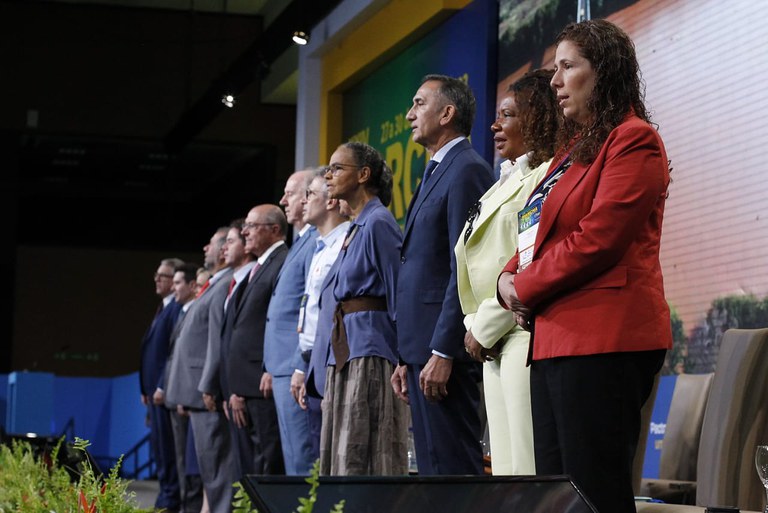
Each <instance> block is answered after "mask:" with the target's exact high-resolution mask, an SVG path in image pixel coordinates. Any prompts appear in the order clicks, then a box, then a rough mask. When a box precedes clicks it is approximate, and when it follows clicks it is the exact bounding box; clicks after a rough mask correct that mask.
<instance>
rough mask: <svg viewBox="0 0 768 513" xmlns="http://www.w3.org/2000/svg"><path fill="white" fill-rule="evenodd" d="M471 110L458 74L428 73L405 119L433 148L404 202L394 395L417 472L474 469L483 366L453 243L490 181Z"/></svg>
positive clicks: (478, 462)
mask: <svg viewBox="0 0 768 513" xmlns="http://www.w3.org/2000/svg"><path fill="white" fill-rule="evenodd" d="M474 115H475V98H474V95H473V94H472V90H471V89H470V88H469V86H467V84H465V83H464V82H462V81H461V80H458V79H455V78H451V77H447V76H444V75H427V76H426V77H424V79H423V80H422V84H421V87H419V89H418V91H417V92H416V95H415V96H414V97H413V106H412V107H411V109H410V110H409V111H408V114H407V116H406V119H408V121H409V122H410V123H411V130H412V132H413V140H414V141H415V142H416V143H418V144H420V145H422V146H424V148H426V150H427V153H428V154H429V156H430V161H429V163H428V164H427V169H426V170H425V172H424V177H423V178H422V181H421V184H420V185H419V186H418V187H417V189H416V192H415V193H414V196H413V198H412V200H411V204H410V205H409V207H408V213H407V215H406V221H405V230H404V234H403V245H402V250H401V258H400V261H401V267H400V273H399V276H398V282H397V338H398V349H399V352H400V359H401V365H399V366H398V367H397V368H396V370H395V372H394V374H393V375H392V386H393V388H394V390H395V393H396V394H397V395H398V397H400V398H401V399H403V400H404V401H406V402H408V403H409V404H410V406H411V418H412V422H413V434H414V442H415V445H416V461H417V465H418V472H419V474H421V475H432V474H443V475H445V474H481V473H482V472H483V455H482V450H481V446H480V439H481V438H482V433H481V424H480V415H479V411H478V408H479V401H480V391H479V387H478V382H479V380H480V379H481V369H480V364H478V363H475V362H473V361H472V360H471V359H470V358H469V356H468V355H467V354H466V352H465V349H464V343H463V341H464V333H465V332H466V330H465V329H464V325H463V319H464V315H463V314H462V312H461V306H460V304H459V297H458V292H457V289H456V260H455V256H454V252H453V248H454V246H455V245H456V241H457V240H458V238H459V234H460V233H461V231H462V229H463V227H464V222H465V221H466V219H467V212H468V211H469V209H470V207H472V205H474V204H475V202H476V201H477V200H478V199H479V198H480V196H482V194H483V193H484V192H485V191H486V190H487V189H488V188H489V187H490V186H491V185H492V184H493V176H492V172H491V167H490V166H489V165H488V163H487V162H485V161H484V160H483V159H482V158H481V157H480V155H478V154H477V152H475V151H474V150H473V149H472V145H471V144H470V142H469V140H468V139H467V137H468V136H469V133H470V131H471V129H472V121H473V119H474Z"/></svg>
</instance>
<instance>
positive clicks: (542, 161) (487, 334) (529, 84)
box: [455, 69, 558, 475]
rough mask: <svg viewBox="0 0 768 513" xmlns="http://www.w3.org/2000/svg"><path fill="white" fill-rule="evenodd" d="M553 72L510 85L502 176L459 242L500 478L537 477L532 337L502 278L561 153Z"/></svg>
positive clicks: (461, 278)
mask: <svg viewBox="0 0 768 513" xmlns="http://www.w3.org/2000/svg"><path fill="white" fill-rule="evenodd" d="M552 74H553V71H552V70H544V69H540V70H535V71H529V72H528V73H526V74H525V75H524V76H523V77H522V78H520V79H519V80H517V81H516V82H515V83H513V84H512V85H510V87H509V89H508V90H507V92H506V94H505V95H504V96H503V97H502V98H501V101H500V102H499V109H498V112H497V114H496V121H494V123H493V124H492V125H491V131H492V132H493V133H494V137H493V139H494V141H495V143H496V148H497V149H498V150H499V154H500V155H501V156H502V157H503V158H505V159H507V160H505V161H504V162H502V163H501V178H500V179H499V181H498V182H496V184H494V185H493V186H492V187H491V188H490V189H489V190H488V191H487V192H486V193H485V194H484V195H483V197H482V198H480V201H479V202H478V203H477V205H476V207H475V208H474V209H473V210H472V212H471V215H470V218H469V219H468V220H467V223H466V225H465V226H464V232H463V234H462V236H460V237H459V240H458V242H457V243H456V248H455V252H456V266H457V283H458V288H459V299H460V301H461V308H462V310H463V312H464V315H465V317H464V325H465V327H466V328H467V333H466V335H465V337H464V347H465V348H466V350H467V352H468V353H469V354H470V356H472V358H473V359H475V360H477V361H479V362H484V365H483V391H484V393H485V408H486V411H487V413H488V430H489V434H490V441H491V468H492V470H493V474H495V475H531V474H534V473H535V471H536V468H535V466H534V460H533V426H532V423H531V396H530V386H529V381H530V376H529V372H528V367H526V355H527V354H528V338H529V336H528V332H527V331H524V330H523V329H521V328H520V327H519V326H517V324H516V323H515V319H514V317H512V316H511V315H509V312H507V311H506V310H504V309H503V308H501V306H500V305H499V303H498V301H496V278H497V277H498V275H499V271H500V270H501V267H502V266H503V265H504V264H505V263H506V261H507V260H509V258H511V257H512V256H513V255H514V254H515V251H516V250H517V212H518V211H519V210H520V209H521V208H522V207H523V206H524V205H525V200H526V199H527V198H528V196H529V195H530V194H531V192H532V191H533V188H534V187H535V186H536V184H538V183H539V181H540V180H541V179H542V178H543V177H544V175H545V174H546V172H547V169H548V168H549V165H550V162H551V161H552V156H553V155H554V152H555V136H556V134H557V125H558V112H557V104H556V103H555V95H554V93H553V92H552V89H551V88H550V86H549V81H550V80H551V79H552Z"/></svg>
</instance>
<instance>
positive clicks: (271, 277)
mask: <svg viewBox="0 0 768 513" xmlns="http://www.w3.org/2000/svg"><path fill="white" fill-rule="evenodd" d="M287 227H288V223H287V221H286V219H285V214H283V211H282V210H280V207H278V206H277V205H259V206H256V207H254V208H252V209H251V211H250V212H248V216H247V217H246V218H245V222H244V223H243V229H242V236H243V239H244V241H245V251H246V253H248V254H249V255H252V257H253V258H254V259H255V260H252V261H251V262H248V264H246V266H244V267H243V268H247V269H249V271H248V273H247V275H246V276H242V269H243V268H241V269H238V270H237V271H235V276H234V277H235V280H236V281H237V283H236V285H235V286H234V289H233V294H232V295H231V297H230V298H229V301H228V302H227V305H226V313H225V315H224V326H223V329H222V339H221V364H220V371H221V378H222V379H221V383H222V389H223V391H224V394H225V397H226V398H227V401H228V405H227V406H228V408H229V419H230V423H231V426H232V431H233V436H234V437H235V439H236V444H237V448H238V449H237V452H238V456H239V458H238V459H239V463H240V472H241V475H242V474H282V473H283V472H284V464H283V456H282V451H281V448H280V435H279V429H278V424H277V413H276V410H275V402H274V400H273V398H272V394H271V388H272V386H271V376H270V375H269V374H267V373H264V369H263V366H264V328H265V325H266V322H267V308H268V306H269V300H270V298H271V297H272V291H273V290H274V287H275V282H276V281H277V275H278V273H279V272H280V268H281V267H282V265H283V262H284V261H285V257H286V255H287V253H288V248H287V246H286V245H285V235H286V232H287ZM250 264H252V265H250Z"/></svg>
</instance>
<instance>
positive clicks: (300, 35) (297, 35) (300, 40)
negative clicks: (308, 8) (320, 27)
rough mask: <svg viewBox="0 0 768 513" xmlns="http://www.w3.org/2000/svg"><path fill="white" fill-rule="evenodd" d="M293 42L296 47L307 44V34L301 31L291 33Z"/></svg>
mask: <svg viewBox="0 0 768 513" xmlns="http://www.w3.org/2000/svg"><path fill="white" fill-rule="evenodd" d="M293 42H294V43H296V44H297V45H302V46H304V45H305V44H307V43H308V42H309V32H304V31H303V30H297V31H295V32H294V33H293Z"/></svg>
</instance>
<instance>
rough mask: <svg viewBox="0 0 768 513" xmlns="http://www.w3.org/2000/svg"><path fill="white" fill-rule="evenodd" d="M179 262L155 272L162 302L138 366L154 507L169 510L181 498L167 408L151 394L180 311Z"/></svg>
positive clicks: (163, 264)
mask: <svg viewBox="0 0 768 513" xmlns="http://www.w3.org/2000/svg"><path fill="white" fill-rule="evenodd" d="M182 265H184V262H183V261H181V260H180V259H178V258H166V259H164V260H162V261H161V262H160V265H159V266H158V268H157V271H156V272H155V293H156V294H157V295H158V296H159V297H160V298H161V299H162V303H161V304H160V305H159V306H158V310H157V313H156V314H155V317H154V319H153V320H152V324H150V326H149V329H148V330H147V332H146V334H145V335H144V340H142V342H141V364H140V367H139V385H140V387H141V402H142V403H143V404H145V405H146V406H147V410H148V413H149V436H150V447H151V450H152V457H153V458H154V460H155V464H156V465H157V480H158V484H159V485H160V491H159V493H158V495H157V499H156V501H155V508H157V509H165V510H167V511H168V512H169V513H171V512H175V511H178V510H179V506H180V501H181V498H180V485H179V475H178V472H177V470H176V457H175V451H174V443H173V430H172V428H171V417H170V412H169V411H168V409H166V408H165V405H164V404H163V400H162V397H161V398H160V400H159V401H158V402H155V401H153V396H155V392H157V391H158V388H159V385H160V382H161V380H162V378H163V373H164V372H165V364H166V361H167V360H168V349H169V346H170V339H171V333H172V332H173V327H174V326H175V325H176V320H177V319H178V317H179V312H181V304H180V303H178V302H177V301H176V300H175V299H174V297H173V274H174V271H175V269H176V268H177V267H181V266H182Z"/></svg>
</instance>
